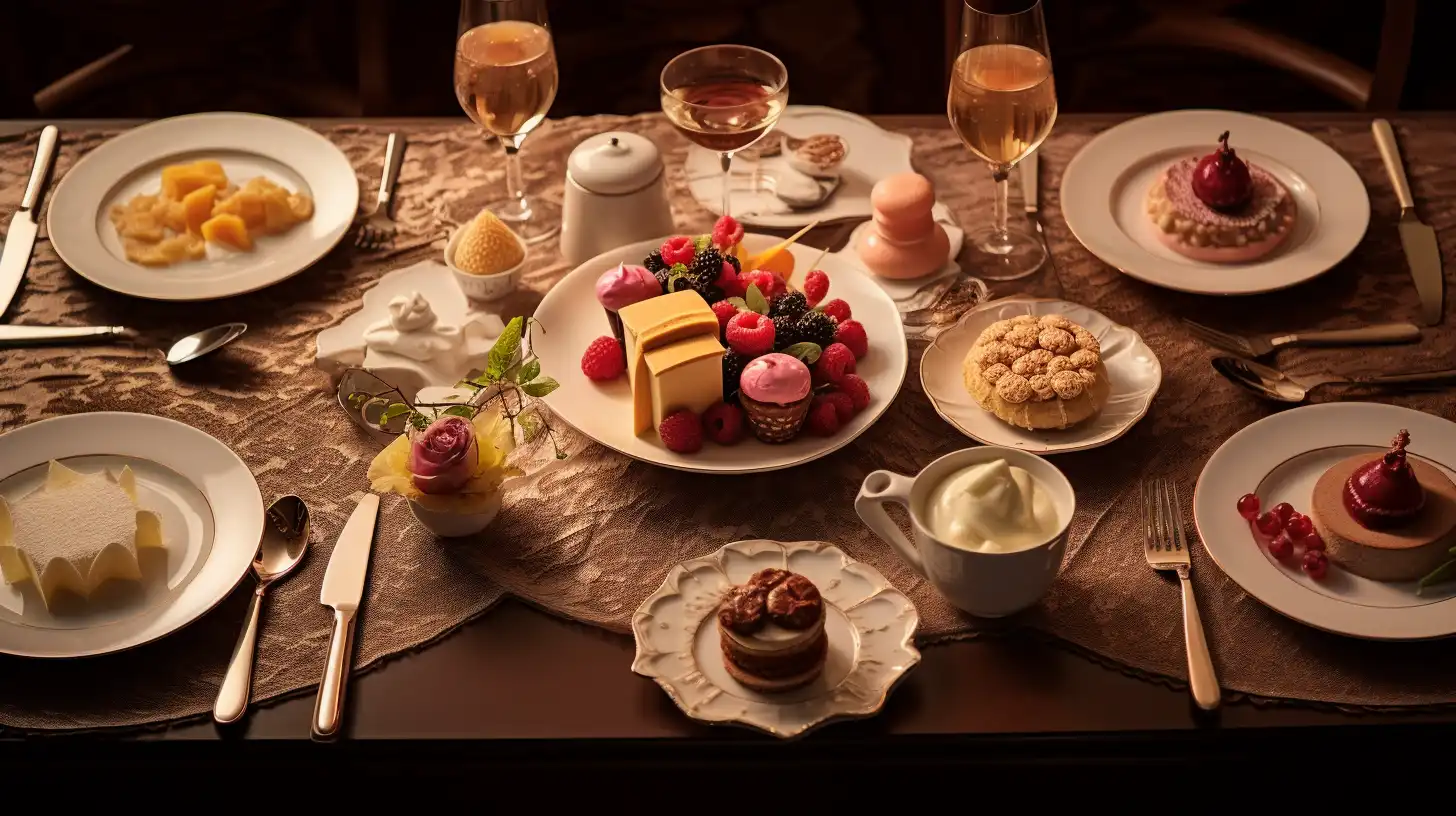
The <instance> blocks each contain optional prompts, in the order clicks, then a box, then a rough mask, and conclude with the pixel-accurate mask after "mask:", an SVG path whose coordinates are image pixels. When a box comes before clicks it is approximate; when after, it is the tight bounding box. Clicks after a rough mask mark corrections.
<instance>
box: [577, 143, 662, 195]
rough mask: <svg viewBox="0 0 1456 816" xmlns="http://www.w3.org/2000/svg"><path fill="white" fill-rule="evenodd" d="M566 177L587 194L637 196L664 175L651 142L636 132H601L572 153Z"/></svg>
mask: <svg viewBox="0 0 1456 816" xmlns="http://www.w3.org/2000/svg"><path fill="white" fill-rule="evenodd" d="M566 175H567V177H568V178H569V179H570V180H571V181H573V182H575V183H576V184H577V185H579V186H581V187H583V188H585V189H586V190H587V191H588V192H592V193H600V194H603V195H623V194H626V193H634V192H636V191H638V190H640V189H642V188H643V187H646V186H647V185H649V184H651V183H653V182H654V181H656V180H657V179H658V177H659V176H661V175H662V153H661V152H660V151H659V150H658V149H657V145H655V144H653V143H652V140H651V139H648V138H647V137H645V136H641V135H639V134H636V133H626V132H622V131H612V132H609V133H598V134H597V135H595V136H592V137H590V138H587V139H585V140H583V141H582V143H581V144H579V145H577V146H576V149H575V150H572V151H571V156H570V157H569V158H568V159H567V160H566Z"/></svg>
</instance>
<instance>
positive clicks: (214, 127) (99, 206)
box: [46, 113, 359, 300]
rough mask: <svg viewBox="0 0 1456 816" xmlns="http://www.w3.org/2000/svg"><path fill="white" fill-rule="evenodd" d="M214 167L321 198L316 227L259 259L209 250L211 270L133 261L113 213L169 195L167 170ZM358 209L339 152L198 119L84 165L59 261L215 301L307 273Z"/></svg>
mask: <svg viewBox="0 0 1456 816" xmlns="http://www.w3.org/2000/svg"><path fill="white" fill-rule="evenodd" d="M198 159H215V160H216V161H218V162H221V163H222V167H223V170H225V171H226V172H227V176H228V179H229V180H230V181H233V182H234V183H241V182H242V181H245V180H247V179H250V178H253V177H255V176H264V177H266V178H268V179H269V180H271V181H274V182H277V183H278V184H281V185H283V186H285V187H287V188H288V189H290V190H294V191H296V192H303V193H307V194H309V195H311V196H313V200H314V214H313V218H311V219H309V220H308V221H305V222H303V223H301V224H299V225H297V226H295V227H294V228H293V229H291V230H289V231H288V232H286V233H284V234H282V235H276V236H265V237H261V238H259V239H257V241H256V242H255V246H254V248H253V251H251V252H231V251H228V250H226V249H222V248H220V247H216V246H213V245H211V244H209V245H208V248H207V252H208V257H207V258H206V259H204V260H198V261H186V262H183V263H179V264H174V265H172V266H169V267H162V268H155V269H154V268H150V267H145V266H141V265H140V264H135V263H132V262H131V261H128V260H127V259H126V253H125V252H124V250H123V249H122V245H121V239H120V237H119V236H118V235H117V233H116V228H115V227H113V226H112V224H111V219H110V218H109V216H108V213H109V212H110V210H111V207H112V206H113V205H116V204H121V203H124V202H126V201H127V200H129V199H130V198H131V197H132V196H135V195H137V194H138V193H155V192H157V190H159V189H161V175H162V167H163V166H165V165H168V164H176V163H178V162H184V161H196V160H198ZM358 207H359V182H358V179H357V178H356V177H355V176H354V168H353V166H351V165H350V164H349V160H348V159H347V158H346V157H345V156H344V154H343V152H342V151H340V150H339V148H338V147H337V146H335V145H334V143H333V142H330V141H329V140H328V139H326V138H324V137H323V136H321V135H320V134H318V133H317V132H315V131H313V130H310V129H309V128H306V127H304V126H303V125H299V124H295V123H293V122H289V121H286V120H283V119H275V118H273V117H271V116H258V115H256V114H251V113H199V114H193V115H190V116H177V117H174V118H171V119H162V120H160V121H157V122H152V123H150V124H147V125H142V126H141V127H138V128H135V129H133V130H129V131H127V132H126V133H123V134H121V135H119V136H117V137H116V138H114V139H112V140H110V141H108V142H106V143H105V144H103V145H101V146H100V147H98V148H96V149H95V150H92V151H91V152H90V153H88V154H86V156H85V157H84V158H82V159H81V160H80V161H78V162H76V166H75V167H72V168H71V169H70V171H69V172H67V173H66V175H65V177H64V178H62V179H61V183H60V184H59V185H57V186H56V191H55V193H54V194H53V196H52V198H51V204H50V212H49V214H48V215H47V218H46V230H47V232H48V233H49V234H50V239H51V244H52V245H53V246H55V249H56V254H58V255H60V256H61V260H63V261H65V262H66V265H67V266H69V267H70V268H72V269H74V270H76V273H77V274H79V275H81V276H82V277H84V278H86V279H87V280H90V281H91V282H92V283H95V284H96V285H97V286H101V287H104V288H106V289H110V290H112V291H114V292H120V293H122V294H124V295H132V296H135V297H141V298H149V299H152V300H211V299H214V298H223V297H231V296H233V295H241V294H244V293H246V292H252V291H255V290H258V289H262V288H264V287H266V286H272V285H273V284H275V283H278V282H279V281H281V280H284V279H285V278H289V277H292V276H293V275H296V274H298V273H299V272H302V271H303V270H304V269H307V268H308V267H309V266H311V265H312V264H313V263H314V262H315V261H317V260H318V259H319V258H322V257H323V256H324V255H326V254H327V253H328V252H329V250H331V249H333V248H334V245H336V244H338V243H339V240H340V239H342V238H343V237H344V233H346V232H347V231H348V229H349V224H350V223H351V222H352V221H353V219H354V215H355V212H356V210H357V209H358Z"/></svg>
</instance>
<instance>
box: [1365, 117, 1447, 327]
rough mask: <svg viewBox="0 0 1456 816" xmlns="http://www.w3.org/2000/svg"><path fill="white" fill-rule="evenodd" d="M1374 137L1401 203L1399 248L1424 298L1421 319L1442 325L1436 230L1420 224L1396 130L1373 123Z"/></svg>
mask: <svg viewBox="0 0 1456 816" xmlns="http://www.w3.org/2000/svg"><path fill="white" fill-rule="evenodd" d="M1370 130H1371V132H1373V133H1374V134H1375V146H1376V147H1377V148H1379V149H1380V159H1381V161H1382V162H1384V164H1385V172H1386V174H1387V175H1389V176H1390V184H1391V186H1393V187H1394V188H1395V197H1396V199H1397V200H1398V201H1400V223H1398V224H1397V225H1396V229H1397V231H1399V233H1400V247H1401V249H1402V250H1403V251H1404V252H1405V262H1406V265H1407V266H1409V267H1410V273H1411V279H1412V280H1413V281H1415V285H1416V294H1417V295H1419V296H1420V299H1421V320H1422V321H1423V322H1424V323H1425V324H1426V325H1427V326H1435V325H1437V324H1439V323H1440V322H1441V315H1442V313H1443V312H1444V311H1445V310H1444V308H1443V307H1444V303H1443V301H1444V299H1445V293H1444V289H1445V284H1446V281H1445V275H1444V273H1443V272H1442V271H1441V249H1440V247H1439V246H1438V245H1437V244H1436V231H1435V230H1434V229H1432V228H1431V227H1430V226H1429V225H1427V224H1424V223H1422V222H1421V219H1420V216H1418V215H1417V214H1416V202H1415V197H1414V196H1412V195H1411V190H1410V182H1408V181H1407V180H1406V175H1405V165H1404V163H1403V162H1402V161H1401V158H1400V147H1399V146H1398V145H1397V144H1396V143H1395V131H1394V130H1392V129H1391V127H1390V123H1389V122H1387V121H1386V120H1384V119H1376V120H1375V121H1374V122H1371V123H1370Z"/></svg>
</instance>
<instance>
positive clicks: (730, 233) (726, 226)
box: [713, 215, 743, 252]
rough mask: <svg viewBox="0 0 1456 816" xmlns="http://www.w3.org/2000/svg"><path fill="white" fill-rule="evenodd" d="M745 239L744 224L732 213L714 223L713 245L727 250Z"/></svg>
mask: <svg viewBox="0 0 1456 816" xmlns="http://www.w3.org/2000/svg"><path fill="white" fill-rule="evenodd" d="M742 240H743V225H742V224H740V223H738V221H737V220H735V219H734V218H733V216H731V215H725V216H723V217H722V218H719V219H718V223H716V224H714V225H713V246H715V247H717V248H719V249H721V250H723V251H724V252H727V251H728V250H730V249H732V248H733V247H735V246H737V245H738V242H739V241H742Z"/></svg>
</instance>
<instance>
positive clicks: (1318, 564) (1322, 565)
mask: <svg viewBox="0 0 1456 816" xmlns="http://www.w3.org/2000/svg"><path fill="white" fill-rule="evenodd" d="M1300 567H1301V568H1303V569H1304V571H1305V572H1306V573H1308V574H1309V577H1311V578H1313V579H1315V580H1316V581H1318V580H1319V579H1321V578H1323V577H1325V573H1326V572H1328V571H1329V569H1330V559H1329V557H1328V556H1326V555H1325V554H1324V552H1323V551H1321V550H1305V553H1304V562H1303V563H1302V564H1300Z"/></svg>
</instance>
